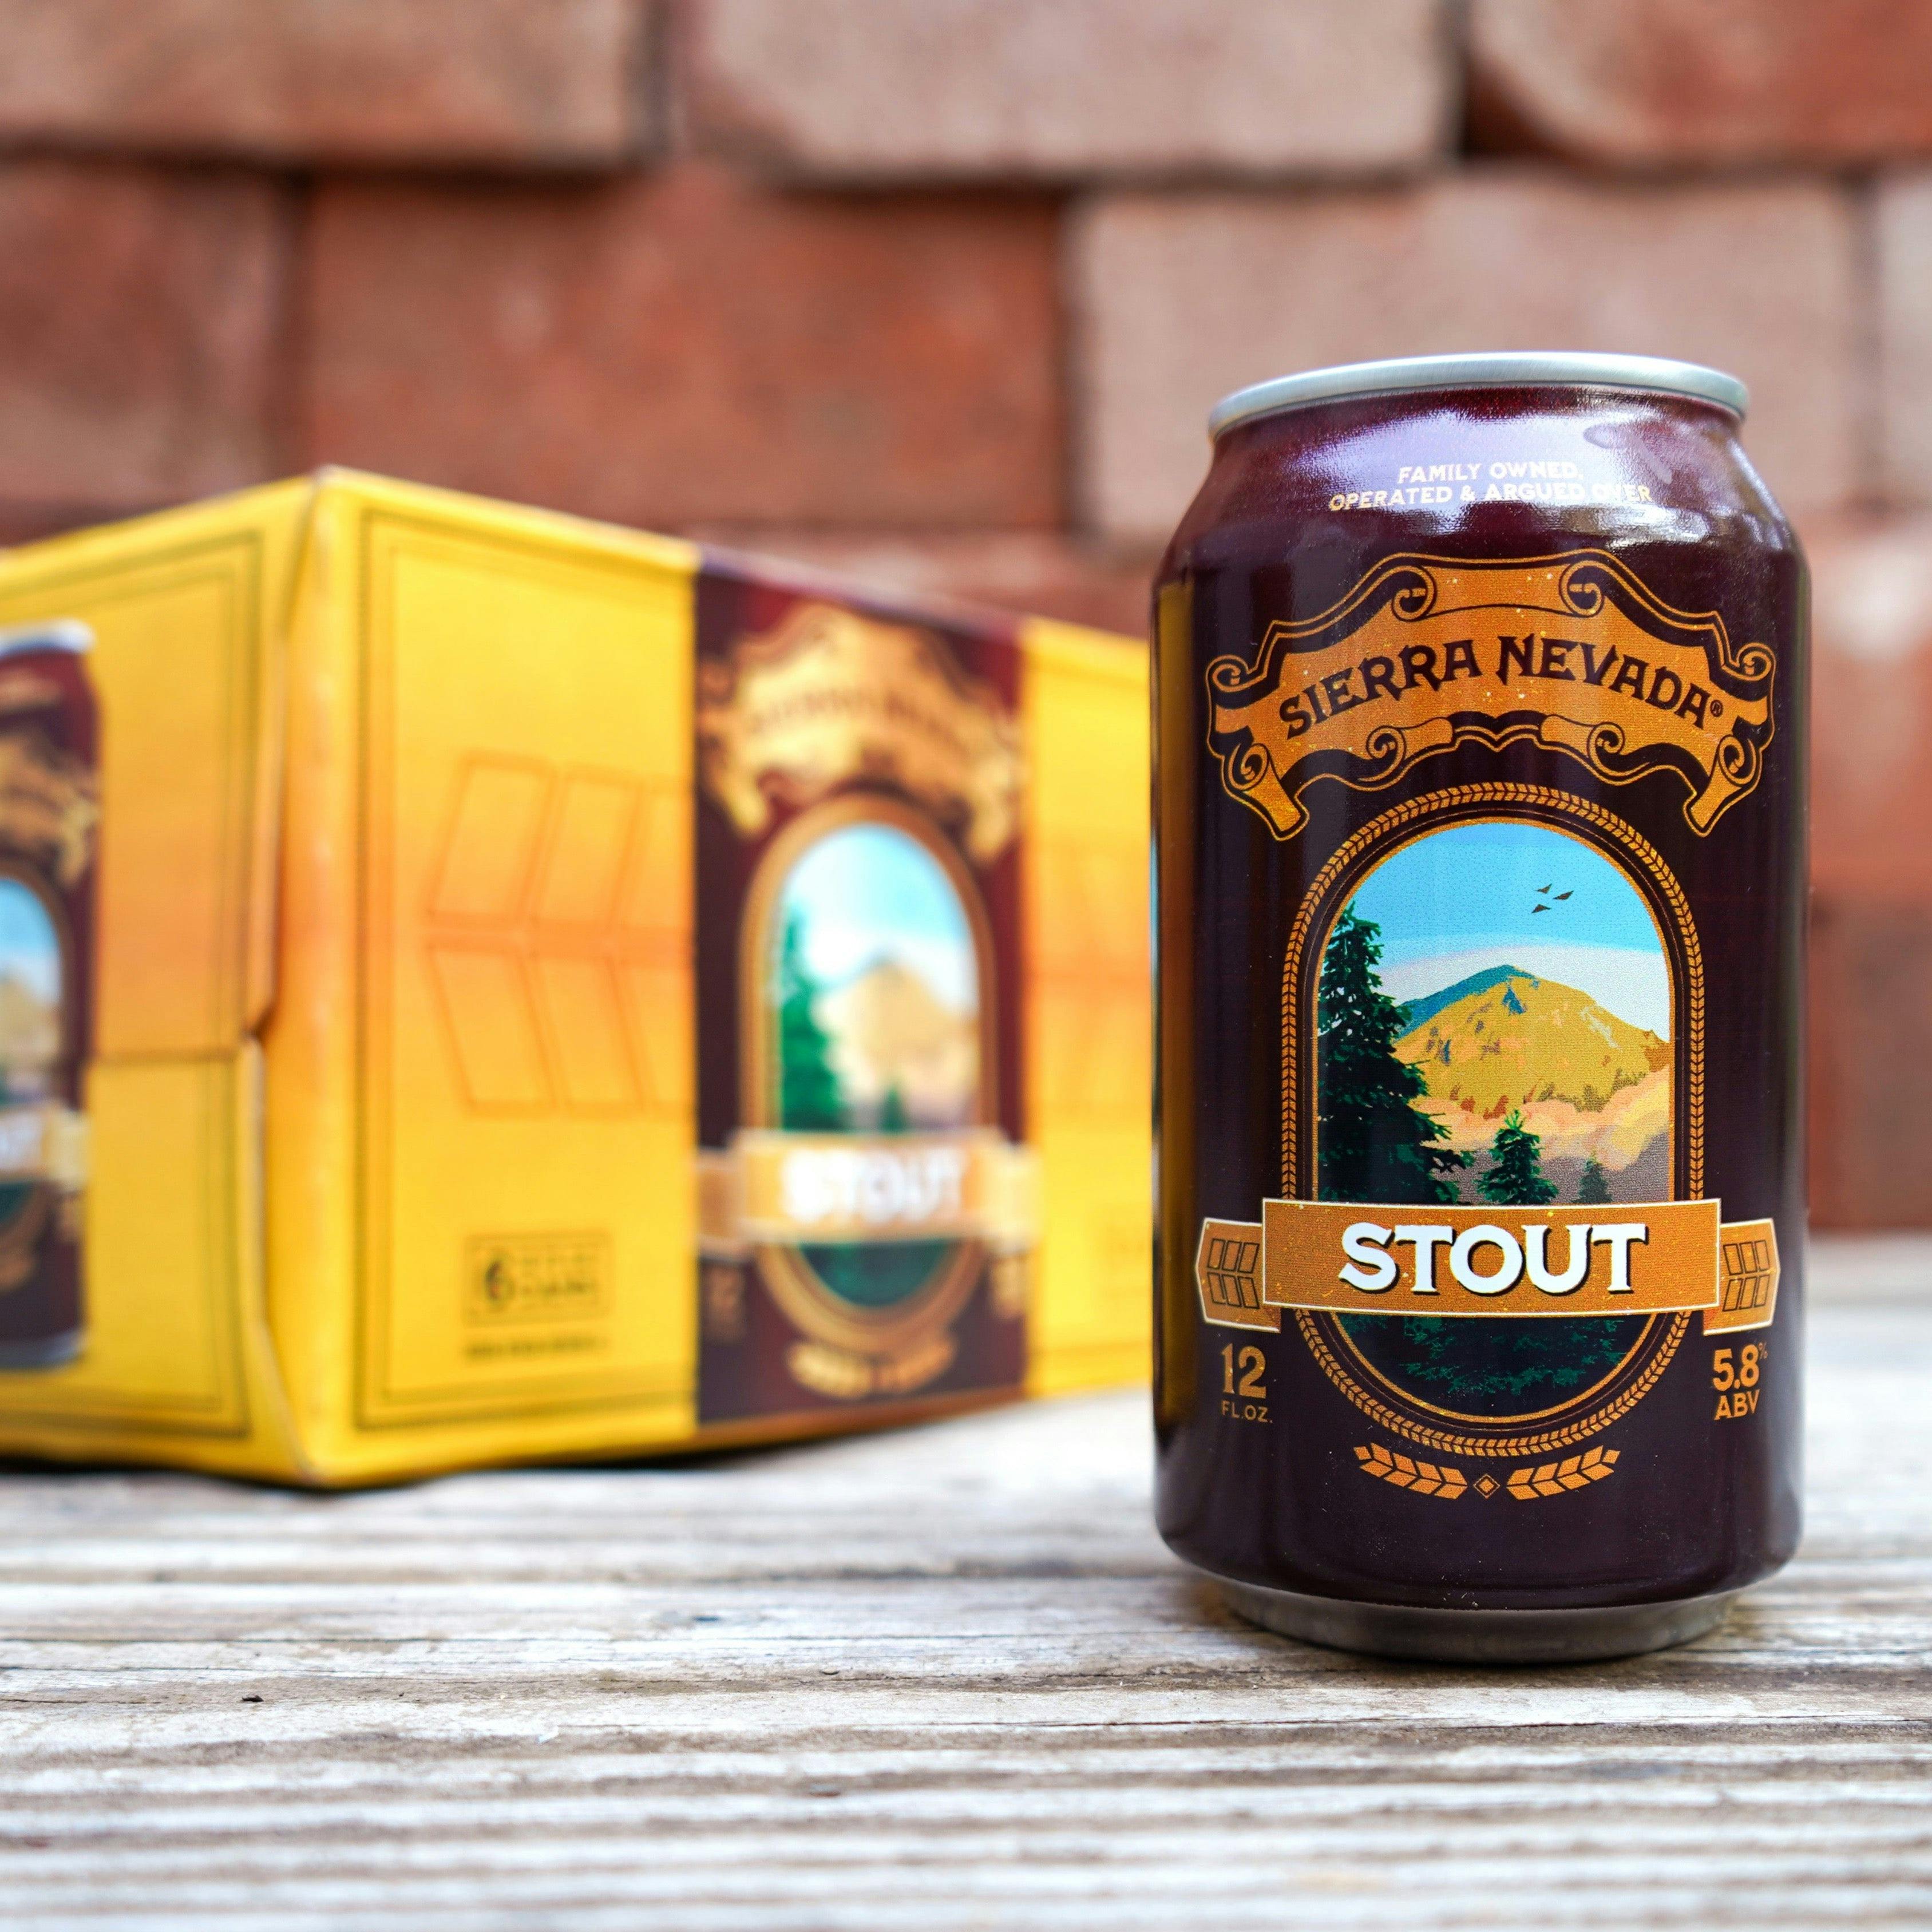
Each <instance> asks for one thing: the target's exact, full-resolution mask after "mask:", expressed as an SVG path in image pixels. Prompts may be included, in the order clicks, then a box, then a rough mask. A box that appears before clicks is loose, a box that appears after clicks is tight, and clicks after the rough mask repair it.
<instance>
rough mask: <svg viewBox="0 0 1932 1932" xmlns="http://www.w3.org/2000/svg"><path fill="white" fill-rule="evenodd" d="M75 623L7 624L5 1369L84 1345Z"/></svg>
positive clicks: (92, 747)
mask: <svg viewBox="0 0 1932 1932" xmlns="http://www.w3.org/2000/svg"><path fill="white" fill-rule="evenodd" d="M92 643H93V639H92V635H91V634H90V633H89V631H88V629H87V627H86V625H83V624H80V623H77V622H73V621H71V620H67V621H58V620H57V621H55V622H49V623H46V624H38V625H28V626H25V627H23V628H18V629H13V630H6V631H0V1370H20V1369H43V1368H49V1367H54V1366H55V1365H56V1364H59V1363H62V1362H65V1361H71V1359H72V1358H74V1356H76V1355H78V1354H79V1353H80V1349H81V1344H82V1340H83V1319H82V1282H83V1274H82V1253H81V1245H82V1234H83V1209H84V1206H85V1201H86V1194H85V1190H86V1179H87V1119H86V1097H85V1094H84V1091H83V1085H84V1081H85V1077H86V1068H87V1064H88V1061H89V1058H90V1056H91V1055H92V1052H93V1035H94V910H95V848H96V845H97V843H98V836H97V835H98V825H99V820H100V802H99V801H100V793H99V787H98V783H97V775H98V774H97V766H98V743H97V739H98V721H97V716H96V712H95V700H94V693H93V690H92V686H91V685H90V684H89V679H88V676H87V668H86V652H87V651H88V650H89V649H90V648H91V646H92Z"/></svg>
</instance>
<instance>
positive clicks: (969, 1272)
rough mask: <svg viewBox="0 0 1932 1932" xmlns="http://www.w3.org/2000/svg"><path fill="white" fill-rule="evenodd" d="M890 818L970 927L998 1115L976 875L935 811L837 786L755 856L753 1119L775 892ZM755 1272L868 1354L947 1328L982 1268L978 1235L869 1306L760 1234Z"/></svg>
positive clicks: (751, 905)
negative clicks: (804, 857) (854, 1301)
mask: <svg viewBox="0 0 1932 1932" xmlns="http://www.w3.org/2000/svg"><path fill="white" fill-rule="evenodd" d="M860 824H874V825H876V824H883V825H889V826H892V827H894V828H895V829H897V830H898V831H901V832H904V833H905V834H906V835H907V836H908V837H909V838H914V839H916V840H917V841H918V842H919V844H920V846H921V847H923V848H924V850H926V851H927V852H928V853H930V854H931V855H932V857H933V858H934V859H935V860H937V861H938V864H939V865H940V867H941V869H942V870H943V871H944V872H945V874H946V875H947V878H948V880H950V882H951V883H952V885H953V889H954V891H955V892H956V894H957V895H958V897H959V903H960V904H961V905H962V907H964V908H965V913H966V918H967V922H968V925H969V926H971V929H972V933H973V953H974V965H975V967H976V968H977V974H978V979H979V986H978V992H979V998H980V1052H979V1063H980V1082H979V1091H978V1094H977V1097H976V1100H975V1104H974V1116H973V1119H972V1121H971V1123H970V1124H971V1125H973V1126H975V1127H977V1126H983V1125H984V1124H987V1123H989V1122H992V1121H997V1120H998V1118H999V1106H998V1101H999V1064H998V1054H997V1053H996V1052H990V1051H989V1042H996V1041H997V1040H998V1037H999V1034H998V1027H997V1025H996V1015H995V1008H994V998H995V989H996V986H997V984H998V968H997V963H996V962H995V958H994V953H993V931H992V923H991V922H990V921H989V919H988V918H987V916H986V907H985V906H984V905H983V904H982V903H981V901H980V887H979V882H978V880H976V879H975V878H974V876H973V874H972V872H971V870H970V869H969V868H968V866H967V865H966V863H965V860H964V859H962V858H961V857H960V856H959V853H958V852H957V851H956V850H955V849H954V848H953V845H952V844H951V842H950V841H949V840H948V839H947V838H946V837H945V835H944V833H943V832H941V831H940V830H939V829H938V826H936V825H935V823H934V822H933V821H932V820H931V819H930V818H929V817H927V816H926V814H925V813H923V812H922V811H919V810H918V809H917V808H915V807H913V806H912V805H907V804H906V803H905V802H904V801H902V800H901V799H896V798H892V797H890V796H887V795H886V794H885V793H882V792H872V791H850V792H841V793H839V794H838V796H836V797H834V798H829V799H825V800H823V802H821V803H820V804H818V805H814V806H813V807H812V808H811V809H810V810H809V811H803V812H801V813H800V814H799V815H798V817H796V818H794V819H793V820H792V821H791V823H790V824H788V825H787V826H785V828H784V830H783V831H781V832H779V833H778V835H777V836H776V837H775V838H773V839H772V842H771V843H770V844H769V845H768V846H767V847H766V848H765V851H764V854H763V856H762V857H761V858H760V859H759V861H758V865H757V871H755V872H754V874H752V877H751V884H750V885H749V886H748V887H747V889H746V890H745V902H744V910H743V913H742V916H741V918H740V920H739V939H738V1000H739V1031H738V1037H739V1042H740V1043H741V1046H740V1051H741V1052H742V1056H743V1057H742V1061H741V1062H740V1064H739V1079H738V1085H739V1113H740V1117H741V1118H742V1120H743V1121H744V1123H745V1125H746V1126H747V1127H775V1126H776V1125H778V1123H777V1122H776V1121H775V1120H774V1119H773V1118H772V1067H773V1064H774V1061H775V1044H774V1042H773V1040H772V1027H773V1025H774V1019H773V1015H772V1010H771V1008H770V1006H769V1003H768V1002H767V1001H766V1000H765V998H764V997H763V995H764V990H765V978H766V962H768V961H769V958H770V956H771V921H772V911H773V910H774V908H775V907H776V905H777V903H778V894H779V892H780V890H781V888H782V886H783V885H784V880H785V878H786V877H787V874H789V873H790V871H791V868H792V866H793V863H794V862H796V859H797V858H798V857H799V854H800V853H802V852H803V851H804V850H805V849H806V847H808V846H811V845H814V844H817V842H818V841H819V840H820V839H821V838H823V837H825V836H826V835H827V834H828V833H829V832H833V831H835V830H837V829H838V828H839V827H840V826H847V825H860ZM751 1253H752V1257H753V1259H754V1260H755V1262H757V1268H758V1273H759V1274H760V1276H761V1277H763V1280H764V1283H765V1286H766V1287H767V1288H768V1289H770V1291H771V1293H772V1298H773V1299H774V1300H775V1301H776V1302H777V1303H778V1306H779V1307H781V1309H783V1310H784V1312H785V1313H786V1314H787V1315H788V1316H790V1318H791V1319H792V1321H793V1322H794V1323H795V1324H796V1325H797V1326H798V1328H800V1329H801V1330H802V1331H803V1332H804V1333H805V1334H808V1335H810V1336H812V1337H815V1338H816V1339H817V1340H820V1341H823V1342H829V1343H832V1345H833V1346H835V1347H838V1348H844V1349H854V1350H857V1351H859V1352H862V1353H865V1354H867V1355H894V1354H896V1353H898V1352H899V1351H900V1350H901V1349H904V1347H905V1346H907V1344H909V1343H913V1342H915V1341H916V1340H919V1339H920V1338H921V1337H923V1336H926V1335H928V1334H931V1333H932V1332H933V1331H935V1329H938V1328H941V1327H943V1326H944V1325H945V1324H946V1323H947V1322H950V1321H951V1320H952V1319H953V1316H956V1314H958V1313H959V1311H960V1310H961V1309H962V1308H963V1307H965V1304H966V1303H967V1301H968V1300H969V1299H970V1298H971V1295H972V1292H973V1289H974V1286H975V1285H976V1284H977V1282H978V1281H979V1279H980V1275H981V1274H982V1273H983V1271H984V1269H985V1268H986V1254H987V1250H986V1244H985V1243H984V1242H982V1241H962V1242H959V1243H958V1244H956V1245H955V1246H954V1247H953V1248H952V1250H951V1251H950V1253H949V1254H948V1255H947V1257H946V1259H945V1260H944V1262H942V1263H941V1265H940V1266H939V1267H938V1268H937V1269H936V1270H935V1272H934V1273H933V1274H932V1277H930V1278H929V1280H928V1281H927V1282H926V1286H924V1287H922V1288H921V1289H919V1290H918V1291H917V1292H916V1294H915V1295H913V1297H912V1298H911V1299H910V1301H908V1302H902V1303H900V1304H897V1305H896V1306H895V1307H893V1308H892V1310H890V1311H889V1313H886V1312H882V1313H879V1314H877V1315H868V1314H865V1313H860V1312H859V1311H858V1310H855V1309H854V1308H853V1307H852V1305H851V1304H850V1303H848V1302H845V1301H841V1300H839V1299H838V1298H837V1297H835V1296H834V1295H832V1292H831V1291H830V1290H829V1289H827V1288H826V1286H825V1285H824V1284H823V1282H821V1281H820V1280H819V1277H818V1276H817V1272H816V1271H814V1269H813V1268H812V1267H811V1265H810V1263H808V1262H807V1261H806V1260H805V1257H804V1256H803V1255H802V1253H800V1252H799V1250H798V1249H797V1248H796V1247H790V1246H781V1245H778V1244H772V1243H760V1244H759V1245H758V1246H757V1247H754V1249H753V1250H751Z"/></svg>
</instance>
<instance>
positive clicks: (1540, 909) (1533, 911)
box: [1529, 906, 1550, 919]
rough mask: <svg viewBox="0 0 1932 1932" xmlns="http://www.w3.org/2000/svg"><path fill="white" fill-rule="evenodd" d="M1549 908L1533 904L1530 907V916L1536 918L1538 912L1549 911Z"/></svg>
mask: <svg viewBox="0 0 1932 1932" xmlns="http://www.w3.org/2000/svg"><path fill="white" fill-rule="evenodd" d="M1548 910H1550V908H1549V907H1547V906H1532V907H1530V909H1529V913H1530V916H1531V917H1532V919H1534V918H1535V916H1536V915H1537V914H1538V913H1540V912H1547V911H1548Z"/></svg>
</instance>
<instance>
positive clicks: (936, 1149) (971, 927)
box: [0, 473, 1149, 1483]
mask: <svg viewBox="0 0 1932 1932" xmlns="http://www.w3.org/2000/svg"><path fill="white" fill-rule="evenodd" d="M0 625H5V626H6V627H7V628H6V630H5V634H4V635H0V1055H4V1057H5V1073H4V1077H5V1083H6V1091H5V1094H4V1096H0V1446H4V1447H6V1448H12V1449H17V1450H26V1451H38V1452H40V1453H46V1454H65V1455H71V1456H86V1457H102V1456H110V1457H119V1456H127V1457H143V1458H154V1459H160V1460H178V1461H184V1462H189V1463H196V1464H199V1465H201V1466H208V1467H213V1468H222V1469H235V1470H239V1471H247V1472H255V1473H261V1474H272V1475H283V1476H286V1477H289V1478H295V1479H297V1480H302V1481H314V1482H325V1483H349V1482H355V1481H366V1480H377V1479H380V1478H384V1477H386V1476H392V1475H398V1474H407V1473H410V1472H415V1471H419V1470H425V1469H435V1468H441V1467H449V1466H455V1465H459V1464H462V1463H470V1462H476V1461H484V1460H512V1459H517V1458H523V1457H559V1456H571V1455H595V1454H612V1453H618V1452H629V1451H647V1450H651V1449H655V1448H673V1447H679V1446H685V1445H691V1444H694V1443H698V1442H728V1441H733V1440H744V1439H758V1438H763V1437H772V1436H785V1435H793V1434H797V1433H807V1432H810V1431H814V1430H824V1429H828V1428H840V1427H851V1426H856V1425H859V1424H864V1423H866V1422H870V1421H877V1420H883V1419H886V1418H895V1417H900V1416H904V1415H916V1414H921V1413H926V1412H933V1411H936V1410H938V1409H944V1408H946V1407H950V1406H959V1404H961V1403H971V1402H975V1401H983V1400H995V1399H998V1397H1002V1396H1007V1395H1011V1394H1017V1393H1020V1392H1023V1391H1034V1392H1036V1393H1043V1392H1048V1391H1054V1390H1057V1389H1061V1388H1076V1387H1079V1386H1083V1385H1091V1384H1092V1383H1095V1382H1104V1381H1109V1380H1113V1379H1125V1378H1130V1377H1133V1376H1137V1375H1138V1374H1139V1373H1142V1370H1143V1369H1144V1367H1145V1352H1146V1346H1147V1326H1148V1295H1147V1269H1148V1259H1147V1256H1148V1184H1149V1177H1148V1121H1147V1112H1148V1109H1147V1091H1148V996H1147V925H1146V920H1147V900H1146V786H1145V771H1146V731H1147V712H1146V688H1145V680H1146V667H1145V654H1144V652H1142V650H1141V649H1139V646H1134V645H1131V644H1128V643H1124V642H1123V641H1122V640H1115V639H1109V638H1105V637H1100V636H1098V635H1097V634H1093V633H1086V632H1080V631H1074V630H1072V629H1069V628H1066V627H1064V626H1060V625H1053V624H1049V623H1046V622H1009V621H1007V620H1004V619H997V618H987V617H983V616H977V615H974V614H970V613H963V612H961V611H959V610H936V609H923V608H917V607H908V606H907V605H905V604H903V603H902V602H901V601H898V600H894V599H891V598H877V597H871V596H868V595H862V594H859V593H856V592H854V591H853V589H851V588H850V586H843V585H837V584H833V583H829V582H824V581H820V580H817V579H815V578H813V577H808V576H806V575H803V574H793V573H789V572H786V571H783V570H781V569H776V568H772V567H770V566H767V565H762V564H759V563H754V562H748V561H745V560H743V559H736V558H733V557H730V556H724V555H721V554H715V553H703V552H700V551H699V550H697V549H695V548H694V547H691V546H689V545H686V544H681V543H677V542H674V541H667V540H664V539H661V538H652V537H647V536H643V535H635V534H631V533H628V532H622V531H617V530H613V529H607V528H604V527H601V526H595V525H590V524H586V523H580V522H577V521H574V520H571V519H568V518H564V517H555V516H550V515H547V514H541V513H538V512H535V511H523V510H518V509H514V508H508V507H506V506H501V505H491V504H487V503H481V502H475V501H473V500H470V499H463V498H460V497H457V496H450V495H448V494H446V493H440V492H435V491H430V490H419V489H416V488H412V487H407V486H403V485H399V484H388V483H384V482H382V481H377V480H376V479H373V478H362V477H356V476H350V475H342V474H339V473H331V474H326V475H323V476H321V477H319V478H315V479H314V480H312V481H300V482H296V483H293V484H287V485H281V486H278V487H275V488H274V489H271V490H262V491H257V492H253V493H248V494H246V495H244V496H239V497H236V498H231V499H226V500H225V501H223V502H219V503H215V504H211V505H205V506H202V507H201V508H196V509H194V510H191V511H181V512H178V513H173V514H169V515H166V516H163V517H153V518H148V519H145V520H142V521H141V522H139V523H133V524H129V525H126V526H120V527H118V528H116V529H108V530H104V531H101V532H92V533H89V534H87V535H82V536H79V537H74V538H62V539H59V540H56V541H53V542H51V543H49V544H41V545H37V546H34V547H31V548H29V549H27V550H20V551H17V552H15V553H12V554H11V555H10V556H8V557H7V558H6V559H4V560H0ZM16 1250H18V1253H16ZM9 1270H10V1271H12V1275H13V1278H12V1280H8V1279H7V1271H9Z"/></svg>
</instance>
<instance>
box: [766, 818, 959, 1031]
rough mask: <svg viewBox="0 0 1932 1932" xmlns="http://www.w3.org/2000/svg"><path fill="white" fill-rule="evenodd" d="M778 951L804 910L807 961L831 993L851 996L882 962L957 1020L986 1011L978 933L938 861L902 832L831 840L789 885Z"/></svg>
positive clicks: (853, 830) (864, 827)
mask: <svg viewBox="0 0 1932 1932" xmlns="http://www.w3.org/2000/svg"><path fill="white" fill-rule="evenodd" d="M778 897H779V907H778V923H777V925H776V926H775V928H774V931H773V944H776V943H777V935H778V933H781V932H783V930H784V921H785V919H787V917H788V916H790V913H792V912H793V911H794V910H796V911H798V912H799V913H802V915H803V916H804V920H805V948H804V950H805V965H806V968H807V969H808V971H810V973H811V977H813V978H814V980H817V981H818V982H819V983H820V985H821V986H826V987H832V986H843V985H844V983H846V982H847V980H851V979H853V978H854V977H856V976H857V975H858V974H860V973H862V972H864V971H865V969H866V968H868V967H869V966H871V965H875V964H876V963H877V962H878V961H880V959H892V960H896V961H897V962H898V963H899V964H900V965H903V966H905V967H907V968H910V970H911V971H913V972H915V973H916V974H918V975H919V977H920V979H922V980H924V981H925V982H926V986H927V989H928V990H929V991H930V992H932V995H933V996H934V998H936V999H937V1000H938V1001H940V1002H941V1004H943V1005H945V1006H947V1007H950V1008H951V1009H952V1010H953V1011H954V1012H955V1013H971V1012H973V1011H974V1010H975V1009H976V1008H977V1007H978V1005H979V968H978V965H977V961H976V959H975V957H974V947H973V932H972V928H971V926H969V925H968V922H967V919H966V908H965V907H964V906H962V904H960V902H959V894H958V892H956V890H955V889H954V888H953V881H952V880H950V879H949V878H948V877H947V875H946V872H945V869H944V867H942V866H941V864H940V862H939V861H938V859H935V857H934V856H932V853H930V852H929V851H928V850H926V847H924V846H923V845H922V844H920V843H919V841H918V840H917V839H916V838H913V836H912V835H911V834H910V832H901V831H900V830H899V829H898V827H897V826H891V825H878V824H859V825H847V826H841V828H840V829H838V831H836V832H827V833H826V835H825V836H824V837H823V838H821V839H820V840H819V841H817V843H816V844H814V845H811V846H810V847H808V848H807V850H806V851H805V854H804V856H802V857H801V858H800V859H799V860H798V862H796V864H795V865H793V868H792V869H791V871H790V873H789V874H787V877H786V879H785V882H784V886H783V887H782V888H781V891H780V892H779V895H778Z"/></svg>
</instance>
